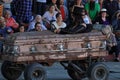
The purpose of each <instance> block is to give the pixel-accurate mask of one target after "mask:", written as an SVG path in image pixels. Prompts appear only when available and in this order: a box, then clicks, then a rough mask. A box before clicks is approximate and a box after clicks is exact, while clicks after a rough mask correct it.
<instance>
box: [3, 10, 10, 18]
mask: <svg viewBox="0 0 120 80" xmlns="http://www.w3.org/2000/svg"><path fill="white" fill-rule="evenodd" d="M7 13H10V16H12V13H11V11H10V10H5V11H4V14H3V16H4V17H5V15H6V14H7Z"/></svg>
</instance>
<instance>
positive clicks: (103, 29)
mask: <svg viewBox="0 0 120 80" xmlns="http://www.w3.org/2000/svg"><path fill="white" fill-rule="evenodd" d="M107 31H108V33H107ZM102 33H103V34H105V35H107V34H109V33H112V27H111V26H110V25H106V26H105V27H104V28H102Z"/></svg>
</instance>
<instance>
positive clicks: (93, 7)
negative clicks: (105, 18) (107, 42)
mask: <svg viewBox="0 0 120 80" xmlns="http://www.w3.org/2000/svg"><path fill="white" fill-rule="evenodd" d="M85 10H86V11H87V13H88V15H89V16H90V18H91V20H92V22H93V21H94V20H95V18H96V16H97V15H98V13H99V12H100V5H99V4H98V3H96V2H95V0H90V1H89V2H88V3H86V4H85Z"/></svg>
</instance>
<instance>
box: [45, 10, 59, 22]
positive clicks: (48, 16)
mask: <svg viewBox="0 0 120 80" xmlns="http://www.w3.org/2000/svg"><path fill="white" fill-rule="evenodd" d="M57 13H58V12H57V11H54V15H53V16H51V15H50V12H49V11H46V12H45V14H44V15H43V18H45V19H47V20H49V21H51V20H56V14H57Z"/></svg>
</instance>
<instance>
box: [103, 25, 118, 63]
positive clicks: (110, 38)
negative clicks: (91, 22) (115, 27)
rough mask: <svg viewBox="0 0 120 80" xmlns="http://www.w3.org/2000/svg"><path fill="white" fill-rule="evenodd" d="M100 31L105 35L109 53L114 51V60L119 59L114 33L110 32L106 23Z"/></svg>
mask: <svg viewBox="0 0 120 80" xmlns="http://www.w3.org/2000/svg"><path fill="white" fill-rule="evenodd" d="M102 32H103V34H105V35H106V37H107V40H106V42H107V50H108V52H109V54H113V53H115V61H119V50H118V47H117V41H116V38H115V35H114V34H113V33H112V30H111V27H110V26H108V25H107V26H106V27H105V28H103V29H102Z"/></svg>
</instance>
